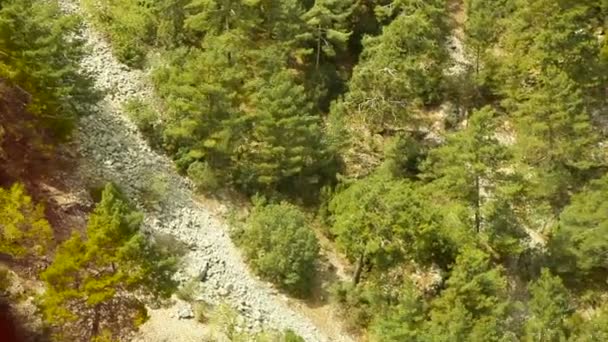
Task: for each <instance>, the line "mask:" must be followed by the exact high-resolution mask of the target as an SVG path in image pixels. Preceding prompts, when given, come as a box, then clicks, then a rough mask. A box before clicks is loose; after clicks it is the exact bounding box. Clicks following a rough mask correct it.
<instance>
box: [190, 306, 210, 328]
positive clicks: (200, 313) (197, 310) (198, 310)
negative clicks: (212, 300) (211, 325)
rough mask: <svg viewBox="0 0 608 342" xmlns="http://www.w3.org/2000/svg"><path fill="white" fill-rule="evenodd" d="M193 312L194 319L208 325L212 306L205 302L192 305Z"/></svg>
mask: <svg viewBox="0 0 608 342" xmlns="http://www.w3.org/2000/svg"><path fill="white" fill-rule="evenodd" d="M192 310H193V311H194V317H195V318H196V320H197V321H198V322H200V323H207V322H208V321H209V314H210V312H211V306H210V305H209V304H207V303H205V302H200V301H199V302H196V303H194V304H192Z"/></svg>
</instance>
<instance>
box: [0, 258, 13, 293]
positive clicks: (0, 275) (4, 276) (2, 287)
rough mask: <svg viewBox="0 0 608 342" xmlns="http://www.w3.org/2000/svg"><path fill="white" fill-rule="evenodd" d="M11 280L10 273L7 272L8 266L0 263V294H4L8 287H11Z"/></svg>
mask: <svg viewBox="0 0 608 342" xmlns="http://www.w3.org/2000/svg"><path fill="white" fill-rule="evenodd" d="M11 282H12V279H11V274H10V273H9V270H8V268H6V267H5V266H3V265H0V295H2V294H5V293H6V292H7V291H8V288H9V287H11Z"/></svg>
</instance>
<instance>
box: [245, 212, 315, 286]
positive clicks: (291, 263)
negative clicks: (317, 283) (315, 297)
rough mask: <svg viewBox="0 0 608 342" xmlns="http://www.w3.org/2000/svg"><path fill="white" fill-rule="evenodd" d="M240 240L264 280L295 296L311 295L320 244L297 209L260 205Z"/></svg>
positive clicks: (252, 264) (248, 221)
mask: <svg viewBox="0 0 608 342" xmlns="http://www.w3.org/2000/svg"><path fill="white" fill-rule="evenodd" d="M240 241H241V244H242V246H243V249H244V252H245V255H246V256H247V258H248V259H249V261H250V263H251V266H252V268H253V269H254V270H255V271H256V272H258V273H259V274H260V275H261V276H262V277H263V278H265V279H267V280H269V281H272V282H274V283H275V284H277V285H278V286H280V287H281V288H283V289H285V290H287V291H288V292H290V293H292V294H296V295H306V294H308V293H309V291H310V285H311V282H312V280H313V279H314V273H315V260H316V259H317V257H318V254H319V244H318V242H317V239H316V237H315V235H314V233H313V232H312V230H311V229H310V228H309V226H308V224H307V223H306V218H305V217H304V214H303V213H302V212H300V211H299V210H298V209H297V208H296V207H295V206H293V205H290V204H287V203H281V204H270V205H266V206H262V205H258V206H257V207H256V208H255V209H254V211H253V213H252V214H251V216H250V217H249V219H248V220H247V222H246V224H245V229H244V231H243V234H242V236H241V237H240Z"/></svg>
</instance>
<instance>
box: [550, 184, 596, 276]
mask: <svg viewBox="0 0 608 342" xmlns="http://www.w3.org/2000/svg"><path fill="white" fill-rule="evenodd" d="M606 196H608V176H604V177H602V178H601V179H599V180H595V181H593V182H591V183H590V184H589V185H588V186H587V187H586V188H585V189H584V190H583V191H581V192H580V193H578V194H576V195H574V196H572V199H571V203H570V205H568V206H567V207H566V208H565V209H564V210H563V212H562V213H561V215H560V219H559V224H558V225H557V227H556V230H555V232H554V233H553V237H552V239H551V241H550V243H549V250H550V252H551V256H552V259H553V260H552V263H553V264H554V265H555V269H556V271H557V272H558V273H561V274H566V275H572V277H571V278H570V279H572V280H573V281H577V280H579V281H583V280H586V279H587V277H591V276H593V275H599V276H600V277H602V278H605V276H604V275H603V274H605V272H606V270H608V262H607V260H606V257H605V256H606V253H608V204H607V202H606V200H605V199H606Z"/></svg>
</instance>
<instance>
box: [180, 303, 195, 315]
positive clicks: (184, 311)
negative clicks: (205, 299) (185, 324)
mask: <svg viewBox="0 0 608 342" xmlns="http://www.w3.org/2000/svg"><path fill="white" fill-rule="evenodd" d="M177 317H178V318H179V319H192V318H194V310H192V306H191V305H190V304H184V305H182V306H181V307H180V308H179V310H178V311H177Z"/></svg>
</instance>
